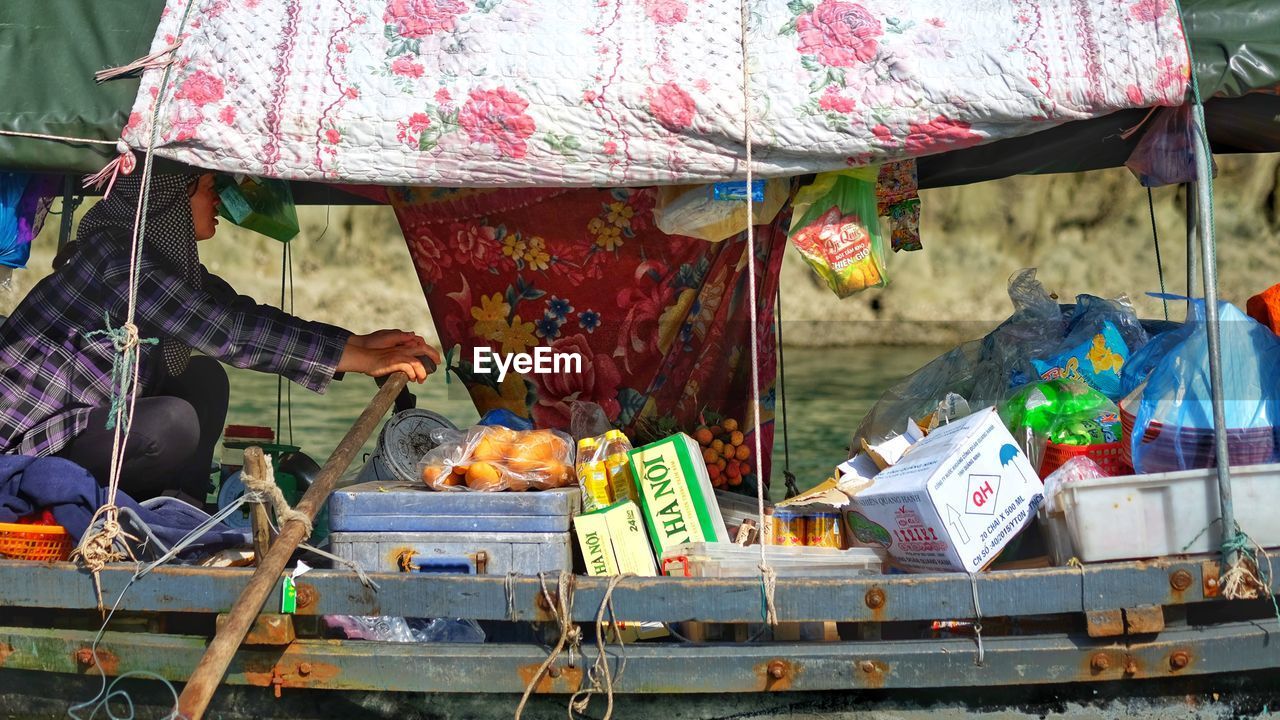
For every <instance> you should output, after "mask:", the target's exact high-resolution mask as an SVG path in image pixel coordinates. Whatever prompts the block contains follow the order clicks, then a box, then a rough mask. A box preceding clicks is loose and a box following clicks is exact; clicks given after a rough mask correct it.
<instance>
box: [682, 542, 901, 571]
mask: <svg viewBox="0 0 1280 720" xmlns="http://www.w3.org/2000/svg"><path fill="white" fill-rule="evenodd" d="M766 557H767V558H768V561H769V565H770V566H771V567H772V568H773V569H774V571H775V572H776V573H777V575H778V577H848V576H851V575H867V574H875V575H878V574H880V572H881V568H882V566H883V564H884V560H885V555H884V553H883V552H881V551H878V550H872V549H869V548H853V549H850V550H837V549H834V548H811V547H781V546H770V547H768V548H766ZM660 572H664V573H666V574H679V575H684V574H686V573H687V574H688V575H690V576H692V577H752V576H758V575H759V574H760V546H759V545H748V546H746V547H742V546H739V545H735V544H733V543H707V542H696V543H687V544H684V545H677V546H676V547H673V548H670V549H668V550H667V551H665V552H663V553H662V567H661V568H660Z"/></svg>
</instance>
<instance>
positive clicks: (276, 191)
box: [217, 175, 299, 242]
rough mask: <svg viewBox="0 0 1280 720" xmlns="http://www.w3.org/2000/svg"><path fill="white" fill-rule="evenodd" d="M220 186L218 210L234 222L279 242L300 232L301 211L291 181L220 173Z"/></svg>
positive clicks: (286, 240) (288, 239)
mask: <svg viewBox="0 0 1280 720" xmlns="http://www.w3.org/2000/svg"><path fill="white" fill-rule="evenodd" d="M217 188H218V197H219V198H220V199H221V200H222V207H221V209H220V210H219V211H218V214H219V215H221V216H222V217H223V218H225V219H227V220H229V221H230V222H232V223H233V224H235V225H239V226H240V227H242V228H245V229H246V230H252V231H254V232H256V233H261V234H263V235H266V236H267V237H269V238H275V239H276V240H279V241H280V242H289V241H290V240H292V239H293V238H294V237H295V236H296V235H297V234H298V231H299V227H298V211H297V208H296V207H295V206H294V204H293V191H291V190H290V189H289V183H287V182H284V181H283V180H272V179H269V178H251V177H245V178H243V179H241V180H240V181H239V182H237V181H236V180H235V179H233V178H231V177H229V176H226V175H219V176H218V182H217Z"/></svg>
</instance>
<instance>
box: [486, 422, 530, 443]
mask: <svg viewBox="0 0 1280 720" xmlns="http://www.w3.org/2000/svg"><path fill="white" fill-rule="evenodd" d="M484 434H485V435H486V436H488V437H490V438H493V439H494V440H495V441H497V442H500V443H513V442H518V441H519V440H520V435H521V433H518V432H516V431H515V430H512V429H511V428H504V427H502V426H501V425H489V426H486V427H485V429H484Z"/></svg>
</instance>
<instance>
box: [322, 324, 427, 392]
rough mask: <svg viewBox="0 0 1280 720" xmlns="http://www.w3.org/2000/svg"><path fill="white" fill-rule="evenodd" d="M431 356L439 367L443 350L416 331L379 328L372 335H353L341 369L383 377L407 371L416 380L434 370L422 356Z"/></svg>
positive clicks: (344, 349)
mask: <svg viewBox="0 0 1280 720" xmlns="http://www.w3.org/2000/svg"><path fill="white" fill-rule="evenodd" d="M424 355H425V356H426V357H428V358H430V359H431V361H432V362H433V363H435V365H436V366H437V367H438V366H439V365H440V351H438V350H436V349H435V348H433V347H431V346H430V345H427V342H426V341H425V340H423V339H422V338H421V337H420V336H418V335H415V334H414V333H409V332H403V331H401V330H379V331H378V332H374V333H369V334H368V335H352V336H351V337H350V338H349V339H348V340H347V345H346V347H345V348H343V350H342V359H341V360H340V361H339V362H338V372H358V373H363V374H365V375H368V376H370V377H382V376H384V375H390V374H391V373H394V372H403V373H404V374H406V375H408V376H409V379H410V380H412V381H413V382H418V383H420V382H422V381H424V380H426V379H427V375H429V374H430V373H429V372H428V371H427V368H426V367H425V366H424V365H423V363H422V361H421V360H420V359H419V357H420V356H424Z"/></svg>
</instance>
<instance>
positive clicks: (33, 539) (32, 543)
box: [0, 523, 75, 562]
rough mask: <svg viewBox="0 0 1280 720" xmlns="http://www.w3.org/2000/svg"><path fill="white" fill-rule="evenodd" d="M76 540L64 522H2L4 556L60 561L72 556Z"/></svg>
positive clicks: (0, 534)
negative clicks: (32, 523) (43, 523)
mask: <svg viewBox="0 0 1280 720" xmlns="http://www.w3.org/2000/svg"><path fill="white" fill-rule="evenodd" d="M74 547H75V543H73V542H72V541H71V533H69V532H67V530H66V528H64V527H62V526H61V525H22V524H18V523H0V557H6V558H10V559H12V560H38V561H41V562H58V561H60V560H66V559H67V558H69V557H71V550H72V549H73V548H74Z"/></svg>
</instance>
